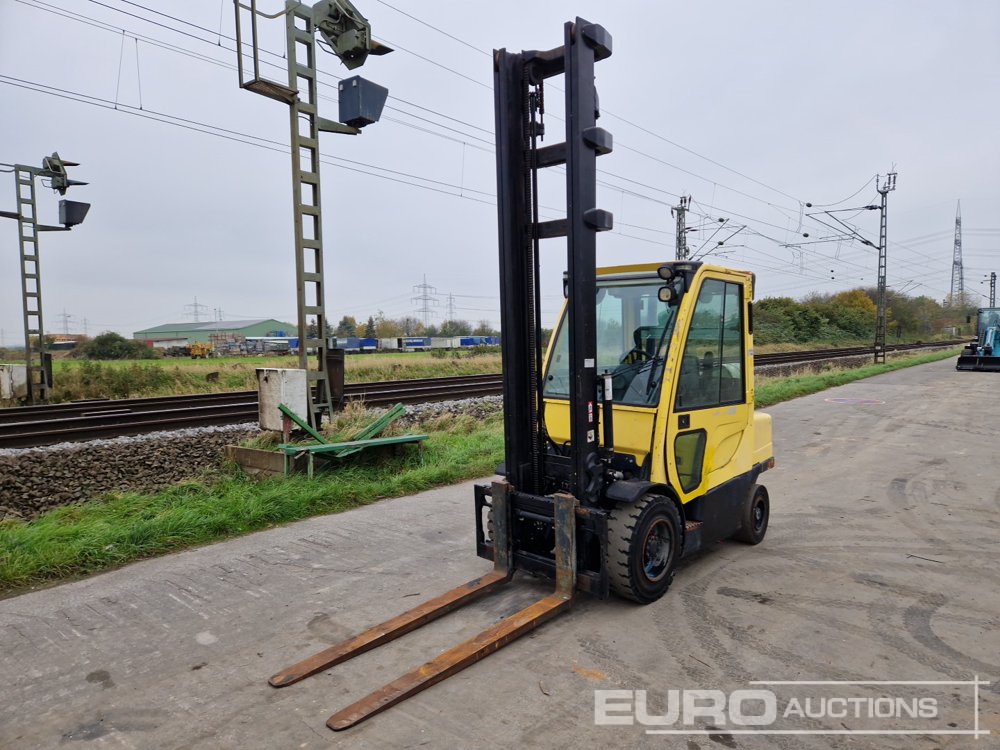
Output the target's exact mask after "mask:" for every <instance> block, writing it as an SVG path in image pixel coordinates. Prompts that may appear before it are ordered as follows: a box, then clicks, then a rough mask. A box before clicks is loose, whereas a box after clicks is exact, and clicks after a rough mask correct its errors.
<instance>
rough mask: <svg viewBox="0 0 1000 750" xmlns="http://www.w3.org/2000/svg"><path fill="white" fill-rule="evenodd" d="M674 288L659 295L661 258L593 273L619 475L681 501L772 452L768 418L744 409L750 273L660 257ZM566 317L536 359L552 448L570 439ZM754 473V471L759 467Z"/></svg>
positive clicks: (609, 448) (749, 387)
mask: <svg viewBox="0 0 1000 750" xmlns="http://www.w3.org/2000/svg"><path fill="white" fill-rule="evenodd" d="M666 265H667V266H669V267H671V268H672V269H674V270H675V271H676V275H677V278H679V279H681V283H680V284H678V285H676V286H677V287H678V288H679V289H680V293H679V294H678V295H677V296H676V297H675V298H674V299H672V300H671V301H669V302H663V301H661V300H660V299H659V295H658V292H659V290H660V289H661V288H662V287H663V286H664V282H663V281H662V280H661V278H660V277H659V275H658V270H659V269H660V268H662V267H664V266H663V264H646V265H637V266H618V267H612V268H602V269H598V271H597V363H596V364H597V371H598V375H599V377H600V376H608V375H609V376H610V378H611V384H612V401H613V407H612V414H613V425H614V429H613V445H608V444H607V443H606V442H605V440H604V425H603V424H602V425H601V429H600V432H601V445H602V446H603V448H604V450H605V451H606V452H608V453H613V454H614V455H615V456H618V457H619V462H618V465H619V466H626V467H629V468H625V469H623V470H622V474H623V479H625V480H642V481H647V482H651V483H654V484H657V485H661V486H663V487H664V488H665V489H669V491H671V492H672V493H673V494H675V495H676V496H677V498H678V499H679V500H680V502H681V503H682V504H685V505H686V504H687V503H690V502H694V501H696V500H698V499H700V498H703V497H704V496H705V495H706V494H708V493H709V492H710V491H712V490H715V489H717V488H718V487H720V486H721V485H723V484H725V483H727V482H730V481H731V480H734V479H737V478H739V477H741V476H744V475H747V474H753V473H754V467H758V466H763V465H764V464H766V463H767V462H768V461H769V460H771V458H772V452H771V419H770V417H769V416H768V415H766V414H760V413H757V414H756V415H755V414H754V412H753V406H752V405H753V333H752V322H751V321H752V312H751V307H752V297H753V276H752V275H751V274H749V273H746V272H742V271H733V270H729V269H725V268H721V267H717V266H708V265H703V264H700V263H693V262H685V263H671V264H666ZM567 329H568V324H567V320H566V316H565V314H563V316H562V318H561V320H560V322H559V325H558V326H557V328H556V330H555V332H554V334H553V337H552V341H551V342H550V344H549V350H548V353H547V356H546V367H545V377H544V387H543V396H544V414H545V426H546V431H547V433H548V435H549V437H550V439H551V440H552V441H553V443H554V444H555V445H556V446H565V445H567V444H568V442H569V401H568V394H569V391H568V383H569V373H568V369H567V368H568V356H567V340H568V338H569V337H568V330H567ZM756 473H759V471H757V472H756Z"/></svg>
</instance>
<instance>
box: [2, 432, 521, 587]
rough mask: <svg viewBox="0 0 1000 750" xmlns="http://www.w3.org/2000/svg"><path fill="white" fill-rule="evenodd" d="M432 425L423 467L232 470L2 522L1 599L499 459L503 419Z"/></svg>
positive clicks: (482, 467) (463, 474)
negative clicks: (287, 473) (255, 475)
mask: <svg viewBox="0 0 1000 750" xmlns="http://www.w3.org/2000/svg"><path fill="white" fill-rule="evenodd" d="M434 426H435V427H436V429H435V430H434V431H433V432H432V433H431V439H430V440H428V441H427V444H426V448H425V450H424V456H423V461H422V462H421V460H420V457H419V455H418V452H417V451H416V450H407V451H406V452H405V453H404V454H403V455H401V456H393V457H391V458H379V457H377V456H365V455H364V454H361V457H360V458H359V459H358V460H355V461H352V462H350V463H345V464H344V465H343V466H341V467H339V468H338V469H337V470H336V471H334V472H329V473H321V474H318V475H317V476H316V478H315V479H314V480H312V481H309V480H308V479H306V478H305V477H304V476H293V477H289V478H288V479H284V478H275V479H265V480H254V479H250V478H248V477H245V476H243V475H242V474H241V473H240V472H239V471H238V470H236V469H234V468H232V467H229V468H227V469H225V470H224V471H223V472H222V475H221V476H218V477H216V478H215V479H212V480H201V481H190V482H185V483H183V484H179V485H177V486H175V487H171V488H170V489H167V490H165V491H162V492H158V493H155V494H148V495H147V494H139V493H120V494H112V495H108V496H107V497H105V498H103V499H100V500H94V501H91V502H89V503H85V504H84V505H79V506H73V507H67V508H60V509H58V510H54V511H51V512H49V513H46V514H44V515H42V516H40V517H39V518H37V519H36V520H34V521H30V522H21V521H8V522H3V523H0V594H3V593H10V592H12V591H14V590H20V589H24V588H27V587H31V586H36V585H40V584H44V583H46V582H49V581H53V580H57V579H61V578H72V577H77V576H82V575H87V574H90V573H94V572H97V571H99V570H104V569H107V568H112V567H115V566H118V565H122V564H124V563H127V562H132V561H135V560H140V559H143V558H147V557H152V556H154V555H158V554H163V553H166V552H173V551H176V550H180V549H184V548H186V547H191V546H194V545H198V544H204V543H206V542H211V541H215V540H218V539H221V538H224V537H227V536H234V535H239V534H245V533H248V532H251V531H257V530H259V529H264V528H268V527H270V526H274V525H276V524H281V523H288V522H290V521H297V520H299V519H302V518H308V517H309V516H315V515H320V514H324V513H336V512H339V511H343V510H347V509H349V508H354V507H357V506H359V505H365V504H367V503H370V502H373V501H375V500H378V499H381V498H386V497H399V496H401V495H409V494H413V493H415V492H420V491H422V490H427V489H430V488H432V487H439V486H442V485H447V484H454V483H455V482H460V481H462V480H466V479H472V478H475V477H481V476H485V475H488V474H490V473H492V472H493V471H494V469H495V468H496V466H497V464H498V463H499V462H500V461H501V460H502V459H503V422H502V418H501V417H500V416H499V415H496V416H494V417H490V418H487V419H482V420H478V421H477V420H473V419H471V418H461V417H459V418H455V419H440V420H438V421H437V423H436V424H435V425H434Z"/></svg>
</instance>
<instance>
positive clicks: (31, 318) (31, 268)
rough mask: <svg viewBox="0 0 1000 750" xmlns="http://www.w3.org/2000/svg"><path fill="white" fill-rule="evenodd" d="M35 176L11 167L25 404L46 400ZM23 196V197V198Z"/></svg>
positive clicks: (26, 170)
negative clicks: (15, 210) (21, 307)
mask: <svg viewBox="0 0 1000 750" xmlns="http://www.w3.org/2000/svg"><path fill="white" fill-rule="evenodd" d="M34 178H35V175H34V173H33V172H32V171H31V170H30V169H28V168H23V167H20V166H18V167H15V175H14V181H15V183H16V186H17V213H18V215H19V217H20V218H19V219H18V222H17V236H18V241H19V245H20V249H21V299H22V300H23V305H24V358H25V362H26V363H27V367H28V372H27V381H28V403H29V404H39V403H45V402H46V401H48V395H49V394H48V390H49V382H48V378H47V377H46V369H45V356H44V350H45V342H44V341H43V338H42V337H43V336H44V335H45V333H44V331H45V329H44V326H43V325H42V285H41V282H40V280H39V279H40V277H41V270H40V265H39V261H38V213H37V206H36V203H35V179H34ZM25 194H27V195H25Z"/></svg>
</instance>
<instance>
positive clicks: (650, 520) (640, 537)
mask: <svg viewBox="0 0 1000 750" xmlns="http://www.w3.org/2000/svg"><path fill="white" fill-rule="evenodd" d="M682 544H683V542H682V536H681V517H680V513H679V512H678V511H677V506H676V505H674V503H673V502H672V501H671V500H670V499H669V498H666V497H662V496H660V495H646V496H645V497H644V498H642V499H641V500H639V501H638V502H636V503H631V504H621V505H618V506H616V507H615V509H614V510H613V511H611V514H610V515H609V516H608V559H607V566H608V577H609V579H610V583H611V590H612V591H614V592H615V593H616V594H618V596H620V597H622V598H624V599H631V600H632V601H634V602H639V604H649V603H650V602H655V601H656V600H657V599H659V598H660V597H661V596H663V595H664V594H665V593H667V589H668V588H670V583H671V581H673V580H674V568H675V567H676V566H677V561H678V560H679V559H680V556H681V546H682Z"/></svg>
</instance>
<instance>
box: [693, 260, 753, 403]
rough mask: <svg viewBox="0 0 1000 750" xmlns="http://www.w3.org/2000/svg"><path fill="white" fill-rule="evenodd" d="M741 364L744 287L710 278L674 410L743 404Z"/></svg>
mask: <svg viewBox="0 0 1000 750" xmlns="http://www.w3.org/2000/svg"><path fill="white" fill-rule="evenodd" d="M743 361H744V357H743V285H742V284H735V283H731V282H726V281H722V280H720V279H707V280H706V281H704V282H702V285H701V289H700V291H699V292H698V299H697V301H696V302H695V307H694V314H693V316H692V319H691V328H690V330H689V331H688V336H687V341H686V342H685V344H684V354H683V356H682V358H681V372H680V378H679V382H678V384H677V400H676V408H677V409H702V408H707V407H712V406H720V405H722V404H734V403H741V402H743V401H745V400H746V387H745V381H744V372H743Z"/></svg>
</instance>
